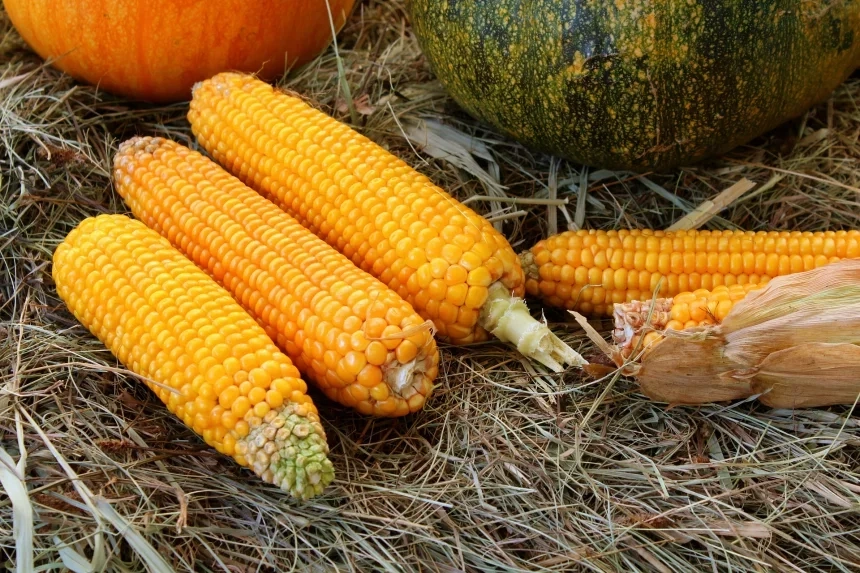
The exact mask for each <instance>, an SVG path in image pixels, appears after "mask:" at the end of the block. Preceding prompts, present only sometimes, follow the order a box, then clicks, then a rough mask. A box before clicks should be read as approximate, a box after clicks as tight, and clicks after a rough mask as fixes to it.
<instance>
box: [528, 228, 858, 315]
mask: <svg viewBox="0 0 860 573" xmlns="http://www.w3.org/2000/svg"><path fill="white" fill-rule="evenodd" d="M520 258H521V260H522V261H523V269H524V270H525V273H526V291H527V292H528V294H530V295H532V296H535V297H538V298H541V299H542V300H543V301H544V302H545V303H546V304H549V305H553V306H560V307H564V308H567V309H570V310H576V311H579V312H582V313H584V314H587V313H589V312H596V311H598V310H602V311H603V312H607V313H608V314H612V312H613V305H612V304H607V305H599V304H595V301H594V300H593V299H592V293H593V292H595V291H600V292H605V293H606V295H605V298H606V300H611V301H613V302H615V301H621V300H623V301H629V300H637V299H645V298H649V297H650V296H651V294H652V293H653V290H654V287H656V285H657V283H658V281H660V280H662V283H661V287H660V291H659V293H658V295H659V296H661V297H674V296H676V295H678V294H680V293H681V292H682V291H696V290H698V289H700V288H701V289H705V290H710V289H717V288H720V287H723V286H729V285H732V286H734V285H745V284H759V285H763V284H765V283H767V282H768V281H770V279H772V278H774V277H776V276H780V275H785V274H789V273H796V272H800V271H807V270H811V269H813V268H816V267H820V266H822V265H825V264H827V263H830V262H834V261H837V260H840V259H844V258H860V230H850V231H821V232H787V231H770V232H764V231H762V232H753V231H707V230H704V231H699V230H691V231H655V230H636V229H632V230H628V229H623V230H618V231H597V230H580V231H567V232H564V233H559V234H557V235H554V236H552V237H549V238H547V239H545V240H542V241H539V242H538V243H537V244H535V245H534V246H533V247H532V248H531V249H529V250H527V251H525V252H523V253H522V254H521V255H520ZM569 261H577V263H578V264H579V265H580V266H579V267H577V268H576V271H575V272H574V273H573V274H572V275H571V273H570V272H565V269H564V264H570V262H569ZM604 261H608V262H609V266H610V269H609V270H611V272H605V271H604V270H603V268H604V266H605V265H603V262H604ZM601 289H602V291H601ZM642 291H645V292H642ZM631 292H632V293H635V294H634V295H633V296H632V297H629V296H627V295H628V294H629V293H631ZM601 296H602V295H601ZM678 302H681V301H678ZM706 306H707V305H706ZM723 308H724V309H725V305H724V307H723ZM694 320H699V319H694Z"/></svg>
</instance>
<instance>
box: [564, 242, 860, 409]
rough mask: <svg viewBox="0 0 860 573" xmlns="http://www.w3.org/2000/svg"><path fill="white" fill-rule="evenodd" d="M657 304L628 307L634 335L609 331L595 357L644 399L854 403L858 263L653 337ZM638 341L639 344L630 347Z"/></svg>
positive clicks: (786, 280) (755, 295)
mask: <svg viewBox="0 0 860 573" xmlns="http://www.w3.org/2000/svg"><path fill="white" fill-rule="evenodd" d="M659 305H660V306H659V307H658V308H655V309H654V311H651V310H650V303H649V302H647V301H646V302H645V303H644V305H643V306H642V307H641V308H640V307H634V308H635V309H636V312H638V313H639V314H640V315H639V316H635V317H633V318H632V319H630V323H631V324H634V325H635V324H640V327H637V328H634V332H626V333H625V332H622V333H621V335H619V334H618V331H616V343H617V344H616V345H615V346H613V347H610V349H609V350H608V351H607V350H604V351H605V352H606V353H607V354H608V355H609V356H610V357H611V358H612V359H613V361H614V362H615V363H616V365H618V366H619V367H622V368H623V369H624V372H625V373H626V374H632V375H633V376H635V377H636V379H637V381H638V383H639V385H640V386H641V389H642V392H643V393H644V394H645V395H647V396H648V397H649V398H651V399H654V400H658V401H665V402H669V403H671V404H704V403H709V402H715V401H724V400H738V399H745V398H750V397H753V396H755V397H757V398H758V399H759V400H760V401H761V402H762V403H764V404H766V405H768V406H771V407H776V408H800V407H818V406H828V405H835V404H854V403H855V402H857V401H858V397H860V260H858V259H848V260H843V261H838V262H834V263H831V264H829V265H825V266H822V267H819V268H816V269H813V270H810V271H805V272H801V273H796V274H792V275H787V276H783V277H777V278H775V279H773V280H771V281H770V282H769V283H767V284H766V285H764V286H763V287H762V288H760V289H758V290H753V291H751V292H749V294H746V295H745V297H744V298H743V299H742V300H740V301H739V302H737V303H736V304H735V305H734V306H733V307H732V309H731V311H730V312H729V313H728V315H727V316H725V318H723V319H722V320H721V322H720V323H718V324H713V325H707V326H699V327H694V328H690V329H684V330H659V325H660V324H661V321H660V320H656V321H655V320H653V319H654V317H655V312H656V313H659V312H664V311H665V303H664V302H662V301H661V302H660V303H659ZM649 313H650V314H649ZM574 314H575V313H574ZM577 319H578V320H579V321H580V323H582V322H583V320H581V317H579V316H578V317H577ZM649 325H650V326H649ZM655 325H657V326H656V327H655ZM628 330H629V329H628ZM591 331H592V333H590V334H589V335H590V336H591V337H592V338H593V337H594V333H593V329H591ZM622 331H623V329H622ZM652 335H653V336H652ZM648 336H652V337H651V338H650V343H649V344H648V345H645V344H642V343H639V344H638V345H631V344H630V340H634V339H635V340H640V339H641V340H643V341H644V340H646V338H647V337H648ZM620 341H623V344H625V345H626V346H624V347H622V344H618V342H620ZM603 346H604V349H605V343H604V345H603Z"/></svg>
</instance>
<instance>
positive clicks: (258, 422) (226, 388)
mask: <svg viewBox="0 0 860 573" xmlns="http://www.w3.org/2000/svg"><path fill="white" fill-rule="evenodd" d="M53 262H54V264H53V277H54V281H55V283H56V285H57V292H58V293H59V295H60V298H62V300H63V301H65V303H66V304H67V305H68V307H69V309H70V310H71V312H72V313H73V314H74V316H75V317H76V318H77V319H78V320H79V321H80V322H81V323H82V324H83V325H84V326H86V327H87V328H88V329H89V330H90V331H91V332H92V333H93V334H94V335H95V336H96V337H97V338H99V339H100V340H101V341H102V342H103V343H104V344H105V345H106V346H107V347H108V349H110V351H111V352H112V353H113V354H114V355H115V356H116V357H117V359H118V360H119V361H120V362H122V363H123V364H124V365H125V366H126V367H127V368H130V369H131V370H132V371H133V372H135V373H136V374H137V375H139V376H140V377H141V378H143V380H144V382H145V383H146V385H147V386H148V387H149V388H150V389H151V390H152V391H153V392H155V394H157V395H158V397H159V398H160V399H161V401H162V402H163V403H164V404H165V405H166V406H167V408H168V409H169V410H170V411H171V412H172V413H173V414H175V415H176V416H177V417H179V418H180V419H181V420H183V421H184V422H185V424H186V425H187V426H188V427H190V428H191V429H193V430H194V432H196V433H197V434H198V435H200V436H201V437H202V438H203V440H204V441H205V442H206V443H207V444H208V445H210V446H212V447H213V448H215V449H216V450H218V451H219V452H221V453H223V454H226V455H228V456H232V457H233V459H235V460H236V462H238V463H239V464H240V465H242V466H245V467H248V468H251V469H252V470H253V471H254V472H255V473H256V474H257V475H258V476H260V477H261V478H262V479H263V480H265V481H266V482H269V483H273V484H275V485H277V486H279V487H281V488H282V489H284V490H285V491H288V492H289V493H290V494H292V495H293V496H294V497H297V498H308V497H311V496H313V495H316V494H319V493H321V492H322V491H323V489H324V488H325V486H326V485H327V484H328V483H330V482H331V480H332V479H333V477H334V469H333V466H332V463H331V461H330V460H329V459H328V457H327V454H328V445H327V444H326V438H325V432H324V431H323V428H322V426H321V425H320V421H319V416H318V413H317V409H316V407H315V406H314V404H313V402H312V401H311V399H310V397H309V396H308V395H307V394H306V390H307V386H306V385H305V383H304V381H302V379H301V378H300V377H299V372H298V370H297V369H296V368H295V366H294V365H293V363H292V362H291V361H290V359H289V358H288V357H287V356H285V355H284V354H283V353H281V352H280V351H279V350H278V349H277V347H276V346H275V344H274V343H273V341H272V340H271V339H270V338H269V337H268V336H267V335H266V333H265V332H264V331H263V329H262V328H261V327H260V326H259V325H258V324H257V323H256V322H255V321H254V319H253V318H252V317H251V316H249V315H248V313H247V312H245V311H244V310H243V309H242V308H241V307H240V306H239V305H238V304H237V303H236V302H235V301H234V300H233V299H232V297H231V296H230V294H229V293H228V292H227V291H225V290H224V289H223V288H221V287H220V286H219V285H218V284H217V283H215V281H213V280H212V279H211V278H210V277H209V276H208V275H206V274H205V273H204V272H203V271H201V270H200V269H198V268H197V267H196V266H194V264H192V263H191V262H190V261H189V260H188V259H186V258H185V257H184V256H183V255H182V254H181V253H180V252H179V251H177V250H176V249H175V248H173V247H172V246H171V245H170V243H169V242H168V241H166V240H165V239H164V238H162V237H161V236H159V235H158V233H156V232H155V231H152V230H150V229H148V228H147V227H146V226H145V225H144V224H143V223H141V222H139V221H136V220H133V219H129V218H128V217H125V216H123V215H100V216H97V217H91V218H88V219H85V220H84V221H82V222H81V223H80V224H79V225H78V226H77V227H76V228H75V229H74V230H72V232H71V233H69V234H68V236H67V237H66V238H65V240H64V241H63V242H62V243H60V245H59V246H58V247H57V249H56V251H55V253H54V259H53Z"/></svg>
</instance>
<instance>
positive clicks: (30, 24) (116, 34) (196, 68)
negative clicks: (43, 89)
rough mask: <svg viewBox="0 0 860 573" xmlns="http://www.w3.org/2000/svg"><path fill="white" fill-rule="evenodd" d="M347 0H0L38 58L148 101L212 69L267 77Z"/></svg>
mask: <svg viewBox="0 0 860 573" xmlns="http://www.w3.org/2000/svg"><path fill="white" fill-rule="evenodd" d="M355 1H356V0H3V5H4V6H5V8H6V11H7V13H8V14H9V18H10V19H11V21H12V24H13V25H14V26H15V28H16V29H17V30H18V32H19V33H20V34H21V36H22V37H23V38H24V40H25V41H26V42H27V43H28V44H29V45H30V47H31V48H33V50H35V51H36V53H38V54H39V55H40V56H42V57H43V58H46V59H48V58H50V59H52V60H53V61H52V63H53V65H54V66H56V67H57V68H59V69H61V70H63V71H64V72H67V73H68V74H70V75H71V76H73V77H75V78H77V79H79V80H83V81H85V82H88V83H91V84H95V85H98V86H99V87H101V88H102V89H104V90H106V91H109V92H112V93H116V94H121V95H125V96H129V97H133V98H138V99H142V100H147V101H154V102H168V101H180V100H186V99H190V97H191V86H192V85H194V83H195V82H197V81H199V80H202V79H205V78H208V77H210V76H212V75H215V74H216V73H218V72H221V71H227V70H234V71H244V72H257V73H258V74H259V76H260V77H261V78H262V79H266V80H271V79H274V78H276V77H278V76H279V75H280V74H282V73H283V72H284V71H286V70H287V69H288V68H292V67H295V66H298V65H302V64H305V63H307V62H308V61H310V60H311V59H313V58H314V57H316V56H317V55H319V54H320V52H322V51H323V50H324V49H325V48H326V47H327V46H328V45H329V43H330V42H331V39H332V33H331V24H330V22H329V14H328V10H326V2H328V3H329V5H330V7H331V15H332V20H333V21H334V26H335V30H338V31H339V30H340V28H341V27H342V26H343V24H344V22H345V21H346V18H347V17H348V15H349V13H350V11H351V10H352V7H353V4H354V3H355Z"/></svg>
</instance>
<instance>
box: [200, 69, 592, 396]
mask: <svg viewBox="0 0 860 573" xmlns="http://www.w3.org/2000/svg"><path fill="white" fill-rule="evenodd" d="M192 95H193V97H192V101H191V106H190V110H189V113H188V119H189V121H190V122H191V127H192V130H193V132H194V135H195V136H196V137H197V140H198V141H199V143H200V144H201V145H202V146H203V147H204V148H205V149H206V150H207V151H208V152H209V153H210V154H211V155H212V156H213V157H214V158H215V160H216V161H218V162H219V163H221V164H222V165H223V166H225V168H226V169H227V170H228V171H230V172H232V173H233V174H234V175H236V176H237V177H239V178H240V179H242V180H243V181H244V182H245V183H246V184H247V185H248V186H250V187H252V188H254V189H256V190H257V191H258V192H260V193H261V194H263V195H264V196H266V197H268V198H271V200H272V201H274V202H275V203H276V204H277V205H278V206H279V207H281V208H282V209H284V210H285V211H286V212H288V213H289V214H290V215H292V216H293V217H295V218H296V219H297V220H298V221H300V222H301V224H302V225H304V226H305V227H307V228H308V229H310V230H311V231H312V232H314V233H315V234H316V235H318V236H319V237H320V238H322V239H324V240H325V241H326V242H328V243H329V244H330V245H332V246H333V247H334V248H336V249H337V250H339V251H340V252H342V253H344V254H345V255H346V256H348V257H350V258H351V260H352V261H353V262H354V263H355V264H356V265H357V266H358V267H360V268H361V269H363V270H365V271H367V272H369V273H371V274H373V275H374V276H375V277H377V278H378V279H379V280H381V281H382V282H384V283H386V284H387V285H389V286H390V287H391V288H392V289H395V290H396V291H397V292H398V293H399V294H400V295H401V296H402V297H403V298H405V299H406V300H407V301H409V303H410V304H412V306H413V307H414V308H415V310H416V311H417V312H418V313H420V314H421V316H423V317H424V318H425V319H428V320H432V321H433V324H434V325H435V327H436V329H437V332H438V334H439V336H440V337H442V338H443V339H446V340H448V341H450V342H452V343H455V344H460V343H470V342H476V341H482V340H486V339H488V338H489V337H490V336H491V334H492V335H494V336H496V337H498V338H499V339H501V340H504V341H506V342H510V343H512V344H514V345H516V346H517V348H518V349H519V350H520V351H521V352H523V353H524V354H526V355H528V356H530V357H532V358H535V359H536V360H538V361H540V362H542V363H544V364H545V365H547V366H549V367H550V368H552V369H554V370H556V371H561V370H562V369H563V366H562V365H563V364H574V363H582V362H583V361H582V359H581V357H579V355H578V354H576V353H575V352H574V351H573V350H572V349H570V348H569V347H568V346H567V345H565V344H564V343H563V342H561V341H560V340H559V339H558V338H557V337H555V336H554V335H552V333H550V332H549V329H548V328H546V326H545V325H543V324H541V323H540V322H539V321H537V320H535V319H534V318H532V317H531V316H530V315H529V313H528V312H527V309H525V307H524V306H522V305H521V304H520V302H521V297H522V296H523V294H524V292H525V290H524V288H525V287H524V283H523V270H522V267H521V266H520V263H519V259H518V257H517V255H516V253H515V252H514V250H513V249H512V248H511V246H510V245H509V244H508V242H507V240H506V239H505V238H504V237H503V236H502V235H501V234H500V233H499V232H497V231H496V230H495V229H494V228H493V226H492V225H491V224H490V223H488V222H487V220H486V219H484V218H483V217H481V216H480V215H478V214H477V213H475V212H474V211H472V210H471V209H469V208H468V207H466V206H465V205H463V204H462V203H460V202H458V201H457V200H456V199H454V198H453V197H452V196H450V195H449V194H447V193H445V192H444V191H443V190H442V189H440V188H439V187H437V186H436V185H434V184H433V183H432V182H431V181H430V180H429V179H428V178H427V177H426V176H424V175H422V174H421V173H419V172H418V171H416V170H415V169H412V168H411V167H410V166H409V165H407V164H406V163H405V162H404V161H402V160H400V159H399V158H397V157H396V156H394V155H393V154H391V153H389V152H388V151H386V150H385V149H383V148H382V147H380V146H379V145H377V144H375V143H374V142H373V141H371V140H370V139H368V138H366V137H364V136H362V135H361V134H359V133H358V132H356V131H354V130H353V129H351V128H350V127H349V126H347V125H345V124H343V123H341V122H338V121H337V120H335V119H334V118H332V117H329V116H328V115H326V114H324V113H322V112H321V111H319V110H316V109H314V108H312V107H311V106H309V105H308V104H307V103H305V102H304V101H302V100H301V99H300V98H298V97H293V96H291V95H289V94H287V93H284V92H281V91H276V90H274V89H273V88H272V86H270V85H268V84H266V83H265V82H262V81H259V80H257V79H255V78H254V77H252V76H249V75H243V74H235V73H221V74H218V75H216V76H214V77H212V78H210V79H208V80H206V81H203V82H200V83H199V84H197V85H196V86H195V87H194V90H193V94H192ZM501 302H505V303H507V305H506V306H505V307H502V306H501V304H498V303H501ZM489 306H492V307H493V308H494V309H495V310H494V311H493V312H487V311H486V309H487V308H488V307H489ZM464 308H467V309H470V310H478V311H480V312H474V313H465V314H464V313H461V312H460V310H461V309H464ZM523 309H525V310H523ZM509 310H510V312H508V311H509ZM504 316H507V317H508V318H507V319H503V317H504ZM513 317H515V319H514V318H513ZM527 333H529V334H527ZM384 409H385V410H388V409H391V408H389V406H386V407H385V408H384ZM394 409H395V410H396V408H394Z"/></svg>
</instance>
